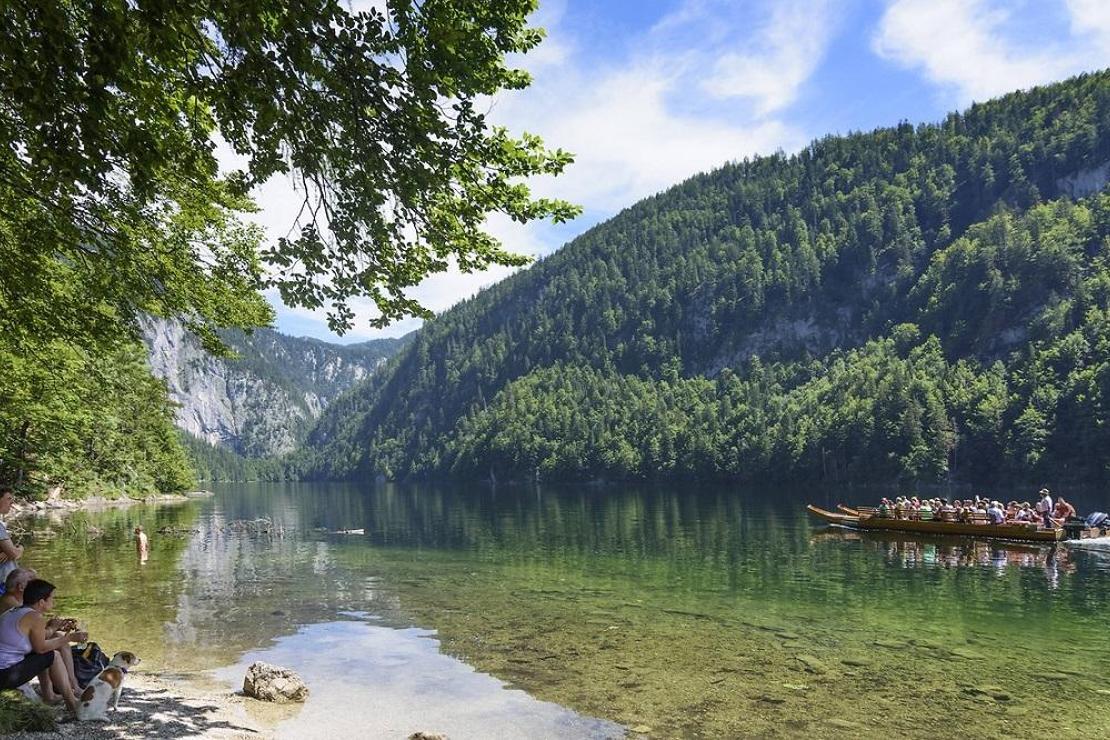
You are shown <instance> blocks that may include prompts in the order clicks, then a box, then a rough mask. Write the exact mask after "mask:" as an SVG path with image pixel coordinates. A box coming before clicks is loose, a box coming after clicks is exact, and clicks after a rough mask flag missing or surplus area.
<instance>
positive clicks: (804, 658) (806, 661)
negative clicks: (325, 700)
mask: <svg viewBox="0 0 1110 740" xmlns="http://www.w3.org/2000/svg"><path fill="white" fill-rule="evenodd" d="M794 659H795V660H797V661H798V662H799V663H801V664H802V667H803V668H804V669H805V670H806V671H807V672H809V673H815V674H817V675H824V674H826V673H828V672H829V667H828V666H827V665H825V664H824V662H822V661H821V659H820V658H815V657H814V656H812V655H805V654H802V655H795V656H794Z"/></svg>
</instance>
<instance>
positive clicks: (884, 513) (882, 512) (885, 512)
mask: <svg viewBox="0 0 1110 740" xmlns="http://www.w3.org/2000/svg"><path fill="white" fill-rule="evenodd" d="M879 516H880V517H882V518H883V519H887V518H889V517H890V499H888V498H886V497H885V496H884V497H883V500H882V501H880V502H879Z"/></svg>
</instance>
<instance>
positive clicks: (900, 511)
mask: <svg viewBox="0 0 1110 740" xmlns="http://www.w3.org/2000/svg"><path fill="white" fill-rule="evenodd" d="M894 518H895V519H905V518H906V500H905V499H904V498H902V497H901V496H899V497H898V499H897V500H896V501H895V502H894Z"/></svg>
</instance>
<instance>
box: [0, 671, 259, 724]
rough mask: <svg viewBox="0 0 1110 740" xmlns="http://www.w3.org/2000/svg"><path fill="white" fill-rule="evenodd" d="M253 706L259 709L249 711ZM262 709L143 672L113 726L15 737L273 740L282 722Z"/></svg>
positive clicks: (215, 689)
mask: <svg viewBox="0 0 1110 740" xmlns="http://www.w3.org/2000/svg"><path fill="white" fill-rule="evenodd" d="M140 670H141V669H140ZM248 704H251V705H255V706H253V707H251V708H250V710H248V706H247V705H248ZM260 704H261V703H260V702H256V701H254V700H252V699H246V698H244V697H243V696H240V695H238V694H234V693H232V692H231V691H228V690H226V689H225V688H222V687H219V686H216V685H212V686H208V685H205V684H204V683H203V682H195V681H182V680H179V679H176V678H173V677H171V676H167V675H163V674H156V673H155V674H151V673H141V672H137V673H132V674H130V675H128V676H127V681H126V682H125V683H124V688H123V696H122V698H121V699H120V703H119V711H118V712H113V711H112V710H110V709H109V710H108V716H109V720H110V721H109V722H106V723H105V722H76V721H74V720H72V719H64V720H62V721H60V722H59V723H58V727H57V729H56V730H55V731H53V732H22V733H16V734H15V735H9V737H12V738H28V739H33V740H43V739H45V738H78V739H80V740H84V739H85V738H90V739H96V740H100V739H101V738H136V737H149V738H154V737H157V738H253V739H255V740H258V739H259V738H270V737H273V726H274V723H275V721H276V720H277V719H280V717H277V716H272V717H271V716H268V715H272V714H273V712H274V710H273V709H271V708H270V707H264V706H258V705H260ZM252 714H255V716H253V717H252V716H251V715H252Z"/></svg>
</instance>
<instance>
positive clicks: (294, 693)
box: [243, 661, 308, 704]
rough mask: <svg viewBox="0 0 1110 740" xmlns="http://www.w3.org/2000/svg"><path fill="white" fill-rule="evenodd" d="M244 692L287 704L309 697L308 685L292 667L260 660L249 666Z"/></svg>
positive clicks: (265, 699) (258, 697)
mask: <svg viewBox="0 0 1110 740" xmlns="http://www.w3.org/2000/svg"><path fill="white" fill-rule="evenodd" d="M243 693H244V694H246V695H247V696H251V697H254V698H255V699H261V700H262V701H272V702H274V703H277V704H287V703H290V702H303V701H304V700H305V699H307V698H308V686H306V685H305V682H304V681H302V680H301V677H300V676H298V675H297V674H296V673H295V672H294V671H292V670H291V669H289V668H282V667H281V666H276V665H270V664H269V663H263V662H261V661H259V662H256V663H251V665H250V667H249V668H247V675H246V677H244V678H243Z"/></svg>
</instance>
